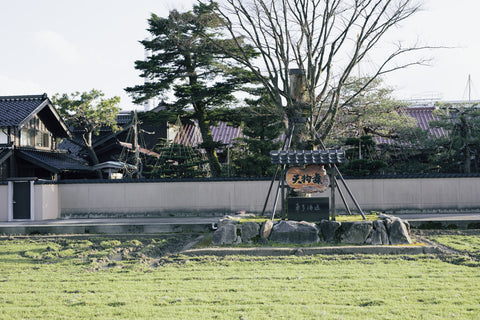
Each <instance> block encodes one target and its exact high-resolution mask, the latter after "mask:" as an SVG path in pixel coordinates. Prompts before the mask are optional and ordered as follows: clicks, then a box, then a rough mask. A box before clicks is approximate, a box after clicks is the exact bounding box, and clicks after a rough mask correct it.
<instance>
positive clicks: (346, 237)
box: [340, 221, 373, 244]
mask: <svg viewBox="0 0 480 320" xmlns="http://www.w3.org/2000/svg"><path fill="white" fill-rule="evenodd" d="M372 229H373V223H372V221H355V222H344V223H342V227H341V231H342V233H341V235H340V242H342V243H348V244H364V243H365V242H366V240H367V238H368V235H369V234H370V232H372Z"/></svg>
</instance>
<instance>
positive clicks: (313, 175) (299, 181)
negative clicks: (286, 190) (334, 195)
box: [286, 164, 330, 193]
mask: <svg viewBox="0 0 480 320" xmlns="http://www.w3.org/2000/svg"><path fill="white" fill-rule="evenodd" d="M286 182H287V184H288V186H289V187H290V188H293V189H294V191H296V192H300V193H315V192H324V191H325V190H327V188H328V186H329V184H330V181H329V179H328V175H327V172H326V171H325V169H324V168H323V166H321V165H318V164H313V165H309V166H307V167H305V168H302V167H291V168H289V169H288V171H287V175H286Z"/></svg>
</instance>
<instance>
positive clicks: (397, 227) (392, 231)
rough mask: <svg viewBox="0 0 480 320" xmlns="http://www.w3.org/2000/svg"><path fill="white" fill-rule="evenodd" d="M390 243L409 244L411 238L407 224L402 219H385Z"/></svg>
mask: <svg viewBox="0 0 480 320" xmlns="http://www.w3.org/2000/svg"><path fill="white" fill-rule="evenodd" d="M385 225H386V227H387V232H388V239H389V242H390V244H411V243H412V239H411V238H410V235H409V233H408V224H406V223H405V222H404V221H403V220H402V219H400V218H397V217H392V218H389V219H386V220H385Z"/></svg>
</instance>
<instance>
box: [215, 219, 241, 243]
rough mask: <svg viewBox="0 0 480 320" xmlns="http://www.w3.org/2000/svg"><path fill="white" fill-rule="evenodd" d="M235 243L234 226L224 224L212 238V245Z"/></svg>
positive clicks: (235, 228) (235, 233)
mask: <svg viewBox="0 0 480 320" xmlns="http://www.w3.org/2000/svg"><path fill="white" fill-rule="evenodd" d="M236 241H237V226H236V225H235V224H224V225H222V226H221V227H219V228H218V229H217V230H216V231H215V232H214V233H213V237H212V244H213V245H215V246H218V245H222V244H233V243H235V242H236Z"/></svg>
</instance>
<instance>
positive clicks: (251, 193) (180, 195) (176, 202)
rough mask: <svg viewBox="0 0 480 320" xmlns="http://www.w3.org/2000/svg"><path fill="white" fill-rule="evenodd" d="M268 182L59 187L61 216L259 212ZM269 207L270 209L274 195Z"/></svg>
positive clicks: (71, 185)
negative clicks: (115, 213)
mask: <svg viewBox="0 0 480 320" xmlns="http://www.w3.org/2000/svg"><path fill="white" fill-rule="evenodd" d="M269 184H270V182H269V181H235V182H233V181H215V182H168V183H155V182H153V183H107V184H104V183H100V184H93V183H92V184H61V185H59V187H60V195H61V196H60V199H61V200H60V206H61V210H62V213H65V214H70V213H89V214H94V213H106V212H119V213H158V212H174V213H178V212H184V213H189V212H209V211H212V212H213V211H215V212H224V213H231V212H236V211H239V210H247V211H252V212H261V211H262V209H263V205H264V202H265V197H266V194H267V191H268V187H269ZM269 205H270V206H273V195H272V196H271V197H270V201H269Z"/></svg>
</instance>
